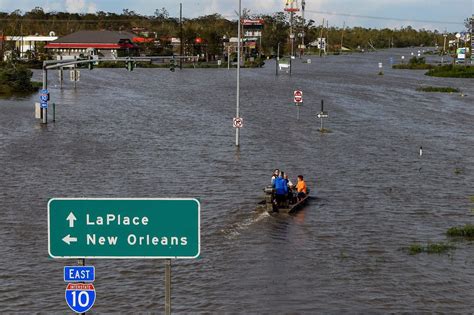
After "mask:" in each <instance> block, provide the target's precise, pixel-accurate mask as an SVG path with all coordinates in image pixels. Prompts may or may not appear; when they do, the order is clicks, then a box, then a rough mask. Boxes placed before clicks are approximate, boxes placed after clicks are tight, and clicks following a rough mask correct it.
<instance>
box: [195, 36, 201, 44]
mask: <svg viewBox="0 0 474 315" xmlns="http://www.w3.org/2000/svg"><path fill="white" fill-rule="evenodd" d="M194 42H195V43H196V44H201V43H202V38H201V37H196V39H195V40H194Z"/></svg>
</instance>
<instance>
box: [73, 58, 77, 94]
mask: <svg viewBox="0 0 474 315" xmlns="http://www.w3.org/2000/svg"><path fill="white" fill-rule="evenodd" d="M73 71H74V76H73V77H74V90H75V89H76V86H77V85H76V82H77V70H76V64H74V70H73Z"/></svg>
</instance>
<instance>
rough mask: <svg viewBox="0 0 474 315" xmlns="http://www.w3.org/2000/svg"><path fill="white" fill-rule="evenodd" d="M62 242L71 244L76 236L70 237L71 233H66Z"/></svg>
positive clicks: (75, 240)
mask: <svg viewBox="0 0 474 315" xmlns="http://www.w3.org/2000/svg"><path fill="white" fill-rule="evenodd" d="M63 242H64V243H66V244H68V245H71V243H73V242H77V237H72V236H71V234H68V235H66V236H64V237H63Z"/></svg>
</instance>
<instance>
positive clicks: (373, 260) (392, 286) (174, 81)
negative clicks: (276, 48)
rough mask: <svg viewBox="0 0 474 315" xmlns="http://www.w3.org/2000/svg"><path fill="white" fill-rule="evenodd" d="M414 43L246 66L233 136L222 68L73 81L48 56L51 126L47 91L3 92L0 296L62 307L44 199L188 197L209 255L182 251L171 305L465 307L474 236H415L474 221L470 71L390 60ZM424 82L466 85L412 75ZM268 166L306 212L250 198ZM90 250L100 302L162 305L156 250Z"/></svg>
mask: <svg viewBox="0 0 474 315" xmlns="http://www.w3.org/2000/svg"><path fill="white" fill-rule="evenodd" d="M412 51H416V48H415V49H391V50H385V51H379V52H374V53H365V54H352V55H345V56H328V57H324V58H319V57H315V56H312V57H309V58H311V59H312V62H311V63H310V64H307V63H302V62H301V60H300V59H296V60H295V62H294V68H293V71H292V75H291V77H290V76H289V74H286V73H285V72H280V75H279V76H275V64H274V62H273V61H268V62H267V64H266V65H265V67H264V68H262V69H242V70H241V95H240V98H241V104H240V113H241V116H242V117H243V119H244V127H243V128H242V130H241V138H240V144H241V146H240V148H239V149H236V147H235V131H234V128H232V118H233V117H234V115H235V107H236V104H235V98H236V95H235V93H236V91H235V89H236V81H235V70H227V69H226V68H222V69H184V70H182V71H180V70H178V69H177V70H176V72H170V71H169V70H168V69H135V70H134V71H133V72H128V71H126V70H125V69H94V70H92V71H89V70H82V71H81V81H80V82H78V86H77V89H76V90H74V88H73V86H72V84H71V83H70V82H67V83H66V84H65V86H64V88H63V89H62V90H61V89H60V88H59V81H58V79H57V73H56V71H54V72H51V73H50V80H49V89H50V92H51V99H52V100H51V101H52V102H55V103H56V104H57V105H56V108H57V110H56V122H55V123H53V122H52V116H50V117H49V124H48V125H46V126H43V125H40V123H39V121H37V120H35V118H34V108H33V103H34V102H35V101H36V99H37V97H38V95H32V96H31V97H28V98H22V99H8V100H4V99H2V100H0V163H1V165H2V173H1V174H2V175H1V176H0V187H1V189H0V200H1V203H0V216H1V219H0V244H1V245H2V246H0V257H1V259H0V283H2V286H0V305H1V306H2V308H1V311H2V312H25V313H33V312H44V313H54V312H57V313H64V312H67V311H69V309H68V306H67V304H66V302H65V301H64V289H65V287H66V283H64V281H63V273H62V272H63V266H65V265H73V264H76V260H74V259H69V260H68V259H66V260H60V259H54V260H53V259H51V258H49V256H48V240H47V203H48V200H49V199H50V198H54V197H71V198H72V197H76V198H79V197H104V198H105V197H107V198H137V197H148V198H152V197H153V198H155V197H156V198H161V197H180V198H181V197H186V198H187V197H190V198H198V199H199V200H200V202H201V256H200V258H198V259H195V260H174V261H173V262H172V310H173V312H175V313H193V312H206V313H207V312H210V313H212V312H216V313H224V312H227V313H242V314H245V313H268V314H271V313H290V312H295V313H325V312H329V313H339V312H351V313H352V312H356V313H364V312H369V311H371V312H442V313H451V312H459V313H468V312H472V310H473V307H474V292H473V290H472V283H473V282H474V246H473V244H472V242H462V241H461V242H457V243H456V247H457V248H456V249H455V250H453V251H451V252H449V253H447V254H441V255H437V254H425V253H423V254H419V255H409V254H408V253H407V251H406V250H405V248H407V247H409V246H410V245H411V244H413V243H422V244H426V243H430V242H439V241H446V240H447V237H446V235H445V232H446V230H447V229H448V228H450V227H452V226H459V225H464V224H467V223H473V215H474V212H473V211H474V209H473V208H474V204H472V203H471V202H470V196H472V195H474V191H473V184H472V183H473V182H474V165H473V162H474V149H473V148H474V123H473V122H474V82H473V80H472V79H450V78H434V77H428V76H425V75H424V72H425V71H418V70H415V71H414V70H392V69H390V58H393V60H395V62H397V61H399V60H400V57H401V56H402V55H404V56H406V57H407V58H408V56H409V54H410V52H412ZM430 58H433V59H436V58H439V57H429V58H428V59H430ZM379 62H382V63H383V67H384V69H383V71H384V75H383V76H381V75H377V74H378V72H379V68H378V63H379ZM40 76H41V73H40V72H35V78H36V79H37V80H39V79H40ZM429 85H433V86H451V87H456V88H459V89H460V90H461V91H462V92H463V94H465V96H461V95H460V93H452V94H446V93H425V92H419V91H417V90H416V88H418V87H420V86H429ZM295 89H301V90H302V91H303V93H304V104H303V106H302V107H301V113H300V115H301V117H300V120H299V121H298V120H297V119H296V116H297V113H296V108H295V106H294V104H293V91H294V90H295ZM321 99H323V100H324V104H325V110H326V111H328V113H329V118H328V119H326V120H325V127H326V128H328V129H329V130H330V131H331V132H330V133H326V134H321V133H319V132H318V128H319V127H320V121H319V119H317V118H316V114H317V113H318V112H319V110H320V102H321ZM50 114H51V113H50ZM420 146H422V147H423V155H422V156H420V155H419V148H420ZM275 168H279V169H281V170H284V171H285V172H287V173H288V175H289V176H290V179H291V180H292V181H293V182H296V176H297V175H299V174H301V175H304V177H305V180H306V182H307V184H308V186H309V187H310V188H311V195H312V196H313V198H312V199H311V200H310V202H309V203H308V204H307V206H306V207H304V208H303V209H302V211H300V212H298V213H297V214H295V215H291V216H288V215H269V214H266V213H259V212H256V211H255V208H256V206H257V203H258V202H259V201H260V200H262V196H263V190H262V189H263V188H264V187H265V186H267V185H269V184H270V179H271V175H272V171H273V169H275ZM87 264H91V265H94V266H95V268H96V281H95V282H94V286H95V287H96V291H97V299H96V302H95V305H94V307H93V309H92V311H91V312H92V313H94V312H97V313H115V312H125V313H137V312H156V313H161V312H163V310H164V269H165V268H164V266H165V265H164V261H163V260H110V259H105V260H99V259H97V260H87Z"/></svg>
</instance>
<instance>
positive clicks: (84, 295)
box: [65, 283, 95, 313]
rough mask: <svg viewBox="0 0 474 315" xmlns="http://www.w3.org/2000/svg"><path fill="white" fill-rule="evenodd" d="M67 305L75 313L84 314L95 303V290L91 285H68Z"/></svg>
mask: <svg viewBox="0 0 474 315" xmlns="http://www.w3.org/2000/svg"><path fill="white" fill-rule="evenodd" d="M65 297H66V302H67V305H69V307H70V308H71V310H73V311H74V312H76V313H85V312H87V311H88V310H90V309H91V307H92V305H94V302H95V288H94V285H93V284H92V283H69V284H68V285H67V287H66V293H65Z"/></svg>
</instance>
